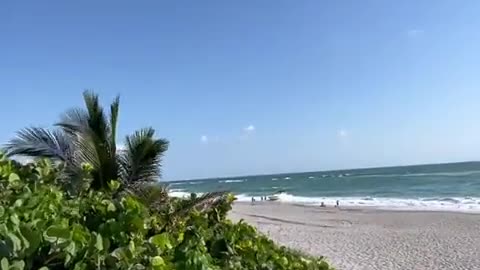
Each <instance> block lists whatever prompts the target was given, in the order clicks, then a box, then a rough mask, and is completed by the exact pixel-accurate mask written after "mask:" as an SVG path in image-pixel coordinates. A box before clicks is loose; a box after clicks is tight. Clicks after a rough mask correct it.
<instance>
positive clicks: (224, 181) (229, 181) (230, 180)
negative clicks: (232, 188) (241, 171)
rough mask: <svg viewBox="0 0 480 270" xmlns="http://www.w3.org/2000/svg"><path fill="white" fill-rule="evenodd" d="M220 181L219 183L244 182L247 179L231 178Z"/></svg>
mask: <svg viewBox="0 0 480 270" xmlns="http://www.w3.org/2000/svg"><path fill="white" fill-rule="evenodd" d="M218 182H219V183H242V182H245V179H229V180H221V181H218Z"/></svg>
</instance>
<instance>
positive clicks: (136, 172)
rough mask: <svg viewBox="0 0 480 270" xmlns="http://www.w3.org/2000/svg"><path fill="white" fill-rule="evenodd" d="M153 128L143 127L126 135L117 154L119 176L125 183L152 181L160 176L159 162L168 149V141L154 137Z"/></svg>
mask: <svg viewBox="0 0 480 270" xmlns="http://www.w3.org/2000/svg"><path fill="white" fill-rule="evenodd" d="M154 134H155V130H154V129H152V128H145V129H141V130H139V131H136V132H135V133H134V134H133V135H130V136H127V138H126V140H125V141H126V143H125V147H126V149H125V150H124V151H122V153H121V154H120V156H119V163H120V168H121V173H120V177H121V178H122V180H123V181H124V182H126V183H132V182H136V181H146V182H152V181H157V180H158V179H159V178H160V162H161V160H162V157H163V155H164V153H165V151H167V149H168V141H167V140H164V139H154V138H153V136H154Z"/></svg>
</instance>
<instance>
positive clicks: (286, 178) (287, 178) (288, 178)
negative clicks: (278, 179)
mask: <svg viewBox="0 0 480 270" xmlns="http://www.w3.org/2000/svg"><path fill="white" fill-rule="evenodd" d="M283 179H285V180H290V179H291V178H290V177H288V176H287V177H285V178H283Z"/></svg>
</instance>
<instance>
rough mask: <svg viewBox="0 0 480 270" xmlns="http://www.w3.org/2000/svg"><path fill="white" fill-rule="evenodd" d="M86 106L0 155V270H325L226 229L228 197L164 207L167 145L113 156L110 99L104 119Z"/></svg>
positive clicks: (90, 101) (238, 227) (149, 144)
mask: <svg viewBox="0 0 480 270" xmlns="http://www.w3.org/2000/svg"><path fill="white" fill-rule="evenodd" d="M84 100H85V104H86V110H79V109H75V110H71V111H69V112H68V113H67V114H66V115H65V116H64V118H62V119H63V120H62V121H60V122H59V123H58V124H57V125H56V126H57V129H55V130H47V129H40V128H28V129H24V130H22V131H20V133H19V136H18V137H17V138H16V139H14V140H12V141H11V142H10V143H9V144H8V145H7V147H6V148H5V149H6V154H0V270H7V269H8V270H23V269H41V270H48V269H49V270H53V269H59V270H60V269H74V270H86V269H138V270H140V269H152V270H163V269H185V270H187V269H188V270H190V269H192V270H195V269H198V270H200V269H202V270H203V269H213V270H215V269H218V270H220V269H232V270H233V269H238V270H241V269H258V270H269V269H298V270H303V269H312V270H314V269H325V270H328V269H332V268H331V267H330V266H329V265H328V264H327V263H326V262H325V260H324V258H322V257H311V256H307V255H303V254H301V253H298V252H296V251H292V250H290V249H288V248H285V247H282V246H279V245H277V244H276V243H274V242H273V241H272V240H270V239H269V238H267V237H266V236H264V235H263V234H261V233H259V232H257V231H256V229H255V228H254V227H252V226H250V225H248V224H247V223H245V222H243V221H240V222H232V221H231V220H229V219H228V217H227V214H228V211H229V210H230V209H231V207H232V203H233V201H234V199H235V198H234V196H233V195H232V194H229V193H226V192H214V193H207V194H203V195H199V196H197V195H195V194H192V195H191V196H190V197H189V198H183V199H182V198H172V197H169V196H168V188H167V187H165V186H162V185H160V184H159V183H158V182H157V180H158V179H159V177H160V165H161V164H160V163H161V158H162V156H163V154H164V153H165V151H166V150H167V146H168V142H167V141H166V140H164V139H156V138H155V137H154V132H153V129H150V128H147V129H142V130H140V131H138V132H135V133H134V134H133V135H131V136H128V137H127V138H126V140H125V141H126V143H125V146H124V147H125V148H124V149H119V148H118V147H117V145H116V141H115V136H116V126H117V120H118V108H119V102H118V99H116V100H115V101H114V102H113V103H112V105H111V106H110V108H111V110H110V114H109V117H107V116H105V114H104V112H103V108H102V107H101V105H100V104H99V101H98V96H97V95H95V94H94V93H92V92H85V94H84ZM11 155H26V156H30V157H33V158H34V159H33V160H32V161H31V162H29V163H26V164H23V163H22V164H21V163H19V162H16V161H15V160H12V159H11V158H10V157H9V156H11Z"/></svg>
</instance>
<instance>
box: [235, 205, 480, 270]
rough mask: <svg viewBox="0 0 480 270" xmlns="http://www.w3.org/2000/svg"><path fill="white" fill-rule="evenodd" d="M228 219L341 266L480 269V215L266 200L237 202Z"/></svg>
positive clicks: (354, 269) (356, 268) (358, 269)
mask: <svg viewBox="0 0 480 270" xmlns="http://www.w3.org/2000/svg"><path fill="white" fill-rule="evenodd" d="M229 217H230V218H231V219H232V220H237V221H238V220H240V219H244V220H245V221H246V222H248V223H249V224H251V225H253V226H255V227H256V228H257V229H258V230H259V231H260V232H262V233H264V234H266V235H267V236H269V237H270V238H271V239H273V240H275V241H276V242H278V243H280V244H282V245H285V246H287V247H290V248H294V249H297V250H300V251H302V252H306V253H308V254H311V255H316V256H325V257H326V258H327V260H328V261H329V262H330V263H332V265H333V266H334V267H336V268H337V269H338V270H342V269H345V270H350V269H352V270H363V269H369V270H370V269H379V270H380V269H381V270H384V269H476V268H480V257H479V256H478V255H477V254H480V244H479V243H480V233H479V232H480V215H479V214H478V213H463V212H450V211H417V210H412V211H409V210H406V211H405V210H385V209H372V208H362V207H358V208H357V207H354V208H352V207H348V208H342V207H340V209H337V208H334V207H333V206H330V207H325V208H323V207H318V206H311V205H300V204H289V203H282V202H268V201H267V202H265V201H264V202H256V204H255V205H251V203H246V202H235V203H234V205H233V209H232V211H231V212H230V214H229Z"/></svg>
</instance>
